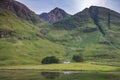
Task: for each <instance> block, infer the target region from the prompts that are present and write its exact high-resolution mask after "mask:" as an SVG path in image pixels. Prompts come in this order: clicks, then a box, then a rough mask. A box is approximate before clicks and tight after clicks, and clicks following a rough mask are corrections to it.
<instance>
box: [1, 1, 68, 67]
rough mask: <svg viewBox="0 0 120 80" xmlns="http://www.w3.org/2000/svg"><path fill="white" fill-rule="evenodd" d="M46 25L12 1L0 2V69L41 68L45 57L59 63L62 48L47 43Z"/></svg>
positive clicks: (21, 5) (31, 12) (63, 48)
mask: <svg viewBox="0 0 120 80" xmlns="http://www.w3.org/2000/svg"><path fill="white" fill-rule="evenodd" d="M43 29H49V25H48V24H47V23H46V22H45V21H43V20H41V19H40V18H39V16H37V15H36V14H35V13H34V12H33V11H31V10H30V9H28V8H27V7H26V6H25V5H23V4H21V3H19V2H17V1H15V0H0V66H3V65H21V64H22V65H24V64H41V60H42V58H44V57H45V56H50V55H52V56H53V55H55V56H57V57H58V58H60V60H63V54H65V52H66V50H65V47H64V46H62V45H59V44H56V43H53V42H50V41H49V40H47V39H46V38H45V37H44V35H45V34H46V32H45V31H44V30H43Z"/></svg>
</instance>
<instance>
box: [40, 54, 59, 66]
mask: <svg viewBox="0 0 120 80" xmlns="http://www.w3.org/2000/svg"><path fill="white" fill-rule="evenodd" d="M41 63H42V64H54V63H59V59H58V58H56V57H55V56H50V57H45V58H44V59H43V60H42V62H41Z"/></svg>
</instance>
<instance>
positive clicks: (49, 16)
mask: <svg viewBox="0 0 120 80" xmlns="http://www.w3.org/2000/svg"><path fill="white" fill-rule="evenodd" d="M69 16H70V15H69V14H68V13H67V12H65V11H64V10H62V9H61V8H58V7H56V8H55V9H53V10H51V11H50V12H49V13H42V14H41V15H40V18H42V19H43V20H45V21H47V22H49V23H51V24H53V23H55V22H57V21H60V20H62V19H64V18H67V17H69Z"/></svg>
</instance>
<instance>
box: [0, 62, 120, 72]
mask: <svg viewBox="0 0 120 80" xmlns="http://www.w3.org/2000/svg"><path fill="white" fill-rule="evenodd" d="M0 69H1V70H6V69H10V70H12V69H19V70H29V69H31V70H32V69H35V70H47V71H117V70H119V69H120V67H113V66H105V65H95V64H94V65H93V64H90V63H71V64H49V65H21V66H1V67H0Z"/></svg>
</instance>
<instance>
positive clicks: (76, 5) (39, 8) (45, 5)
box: [17, 0, 120, 14]
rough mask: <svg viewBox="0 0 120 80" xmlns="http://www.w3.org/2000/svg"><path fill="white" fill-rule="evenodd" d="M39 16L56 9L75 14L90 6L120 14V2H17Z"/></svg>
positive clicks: (33, 0)
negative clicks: (101, 7)
mask: <svg viewBox="0 0 120 80" xmlns="http://www.w3.org/2000/svg"><path fill="white" fill-rule="evenodd" d="M17 1H19V2H21V3H23V4H25V5H26V6H27V7H29V8H30V9H31V10H32V11H34V12H35V13H37V14H41V13H43V12H49V11H50V10H52V9H54V8H55V7H59V8H62V9H64V10H65V11H66V12H68V13H69V14H75V13H77V12H80V11H82V10H83V9H84V8H86V7H90V6H92V5H93V6H103V7H107V8H110V9H113V10H115V11H117V12H120V0H17Z"/></svg>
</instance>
